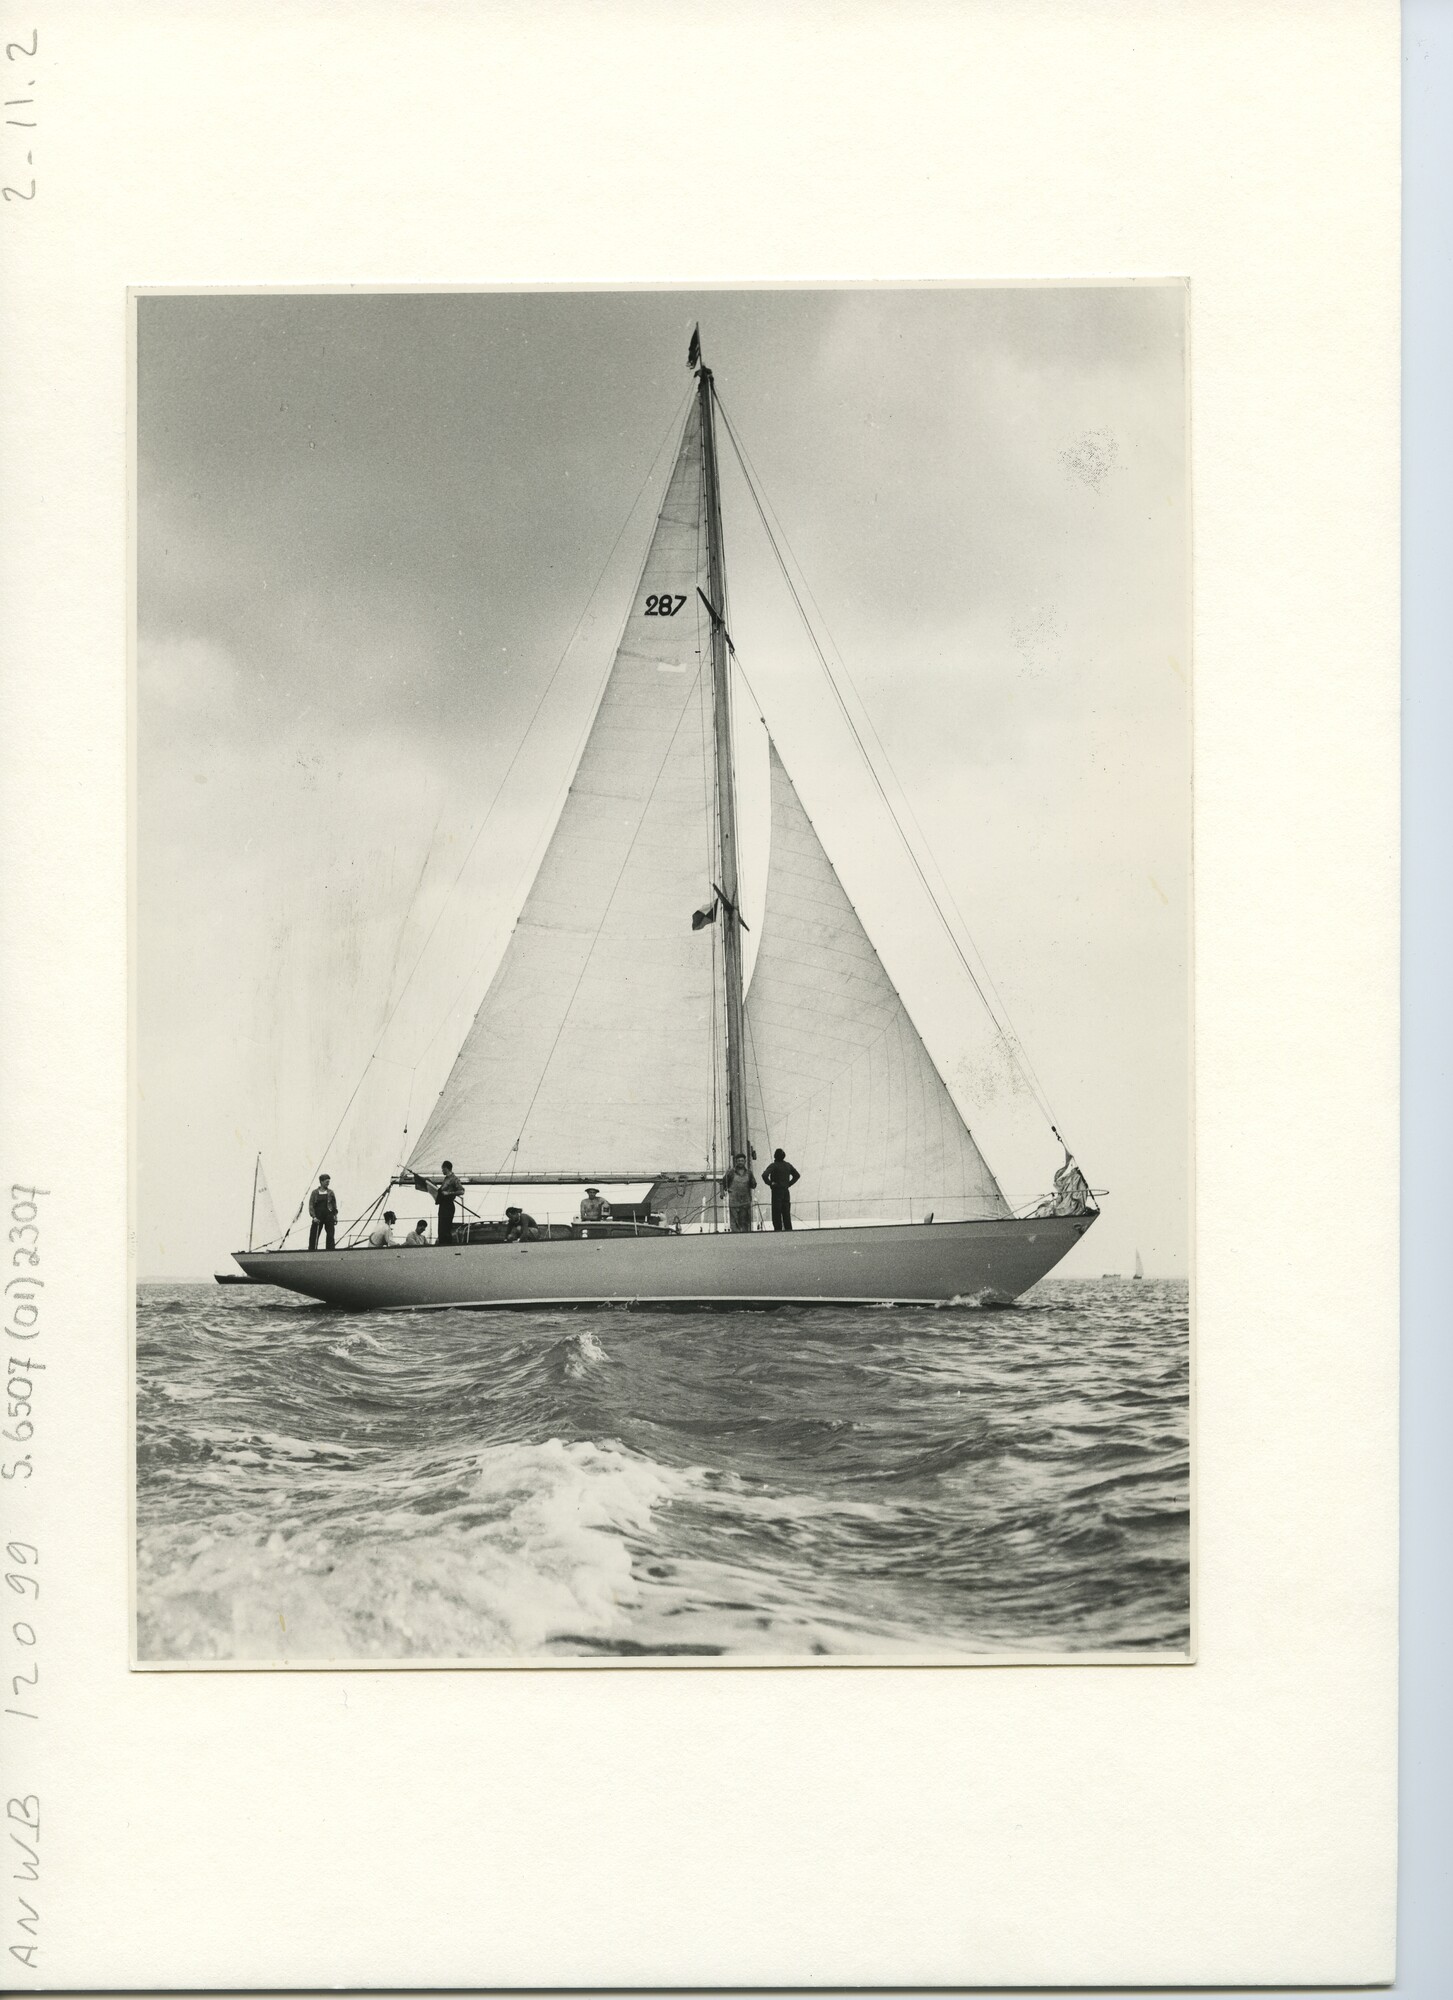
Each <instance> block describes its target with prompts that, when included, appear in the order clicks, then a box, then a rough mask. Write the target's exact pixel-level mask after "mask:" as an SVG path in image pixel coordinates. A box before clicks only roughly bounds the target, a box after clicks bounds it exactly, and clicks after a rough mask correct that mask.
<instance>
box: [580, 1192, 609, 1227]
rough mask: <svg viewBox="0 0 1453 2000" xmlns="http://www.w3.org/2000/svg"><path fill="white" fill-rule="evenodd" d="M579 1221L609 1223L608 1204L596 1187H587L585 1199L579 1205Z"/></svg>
mask: <svg viewBox="0 0 1453 2000" xmlns="http://www.w3.org/2000/svg"><path fill="white" fill-rule="evenodd" d="M580 1220H581V1221H582V1222H609V1221H610V1203H609V1202H608V1201H607V1200H606V1199H605V1197H604V1196H603V1195H602V1193H601V1191H600V1189H599V1188H598V1187H588V1188H587V1189H586V1190H585V1199H584V1201H582V1202H581V1204H580Z"/></svg>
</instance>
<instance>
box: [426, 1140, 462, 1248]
mask: <svg viewBox="0 0 1453 2000" xmlns="http://www.w3.org/2000/svg"><path fill="white" fill-rule="evenodd" d="M414 1186H415V1187H416V1188H418V1189H420V1190H421V1192H422V1193H424V1194H431V1195H433V1197H434V1199H435V1201H436V1202H438V1204H439V1227H438V1229H437V1230H436V1231H435V1234H434V1242H435V1244H436V1245H437V1246H438V1247H439V1248H440V1249H442V1248H443V1246H444V1245H445V1244H446V1243H452V1242H453V1241H454V1204H455V1203H456V1202H457V1201H463V1199H464V1183H463V1181H462V1180H460V1178H459V1176H458V1174H456V1173H455V1171H454V1162H453V1161H452V1160H446V1161H445V1162H444V1178H443V1180H441V1181H431V1180H426V1179H425V1178H424V1176H423V1175H422V1174H415V1175H414Z"/></svg>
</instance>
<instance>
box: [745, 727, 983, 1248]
mask: <svg viewBox="0 0 1453 2000" xmlns="http://www.w3.org/2000/svg"><path fill="white" fill-rule="evenodd" d="M770 759H771V785H772V849H771V859H770V861H769V864H768V870H767V891H766V902H765V908H764V912H763V917H762V926H761V938H760V941H759V944H758V948H757V963H756V968H755V970H754V972H753V974H752V983H751V986H750V988H749V990H748V993H747V1003H746V1014H747V1090H748V1099H749V1102H750V1104H751V1131H752V1140H753V1144H754V1146H755V1147H756V1150H757V1165H756V1172H757V1177H758V1179H759V1180H760V1179H761V1173H762V1168H763V1165H764V1164H765V1163H766V1161H767V1160H769V1159H770V1158H771V1152H772V1149H773V1148H775V1147H778V1146H780V1147H782V1148H783V1149H784V1151H785V1152H786V1154H787V1157H788V1159H789V1160H790V1161H791V1162H792V1164H793V1165H794V1166H795V1167H796V1168H797V1169H798V1171H799V1172H800V1174H801V1175H802V1183H801V1188H800V1192H799V1194H798V1196H797V1202H798V1207H799V1211H800V1212H801V1213H802V1214H803V1216H804V1219H815V1216H816V1211H817V1204H819V1203H820V1204H821V1214H822V1220H823V1221H824V1222H828V1221H834V1222H837V1221H846V1220H850V1219H851V1220H866V1221H896V1220H906V1219H909V1218H910V1217H917V1218H922V1217H923V1216H924V1214H925V1211H926V1210H929V1209H932V1210H933V1211H934V1213H935V1214H936V1215H937V1216H938V1217H939V1218H940V1219H941V1220H944V1221H948V1220H950V1219H963V1218H966V1217H980V1216H1005V1215H1008V1214H1009V1212H1010V1211H1009V1207H1008V1204H1007V1203H1006V1202H1005V1200H1004V1197H1003V1195H1002V1194H1001V1193H1000V1190H999V1185H998V1183H997V1181H996V1180H995V1178H994V1176H993V1174H992V1173H991V1172H990V1170H989V1167H988V1165H987V1163H986V1162H985V1160H984V1157H983V1155H982V1154H981V1153H980V1151H979V1149H978V1147H977V1146H976V1145H975V1144H974V1140H973V1137H972V1135H971V1134H970V1132H969V1130H968V1128H967V1126H966V1125H965V1124H964V1121H963V1119H962V1117H961V1116H960V1115H959V1112H958V1109H957V1107H956V1106H955V1104H954V1101H953V1099H952V1098H951V1097H950V1096H949V1093H948V1090H947V1088H946V1087H945V1085H944V1082H943V1079H942V1077H940V1075H939V1073H938V1071H937V1069H936V1068H935V1066H934V1063H933V1059H932V1057H931V1056H930V1055H929V1053H928V1051H927V1049H926V1048H925V1047H924V1045H923V1041H922V1039H921V1037H920V1036H919V1033H918V1030H917V1029H916V1028H915V1027H914V1025H913V1022H912V1021H911V1020H910V1018H909V1015H908V1011H907V1009H906V1008H905V1007H904V1005H903V1002H902V1000H901V999H900V998H899V997H898V992H897V989H896V988H895V987H894V985H893V982H892V980H891V979H890V978H889V977H888V974H887V972H886V971H885V970H884V968H883V965H882V962H881V961H880V959H879V957H878V954H877V952H876V951H875V950H874V948H873V945H872V943H871V942H870V940H869V938H868V935H867V933H866V931H865V930H864V929H863V926H862V924H861V923H860V922H859V920H858V916H857V913H856V912H855V910H854V909H853V906H852V904H851V903H850V902H849V901H848V898H847V895H846V893H845V892H844V890H843V886H842V884H841V883H840V882H839V880H838V878H837V874H836V872H835V870H834V868H833V865H832V863H831V862H830V861H829V860H828V858H827V855H826V853H825V852H824V850H823V846H822V843H821V841H820V840H819V839H818V837H817V834H816V832H815V831H814V829H813V826H812V822H811V821H810V820H809V819H808V817H807V814H806V812H805V811H804V810H803V807H802V802H801V800H800V799H799V798H798V796H797V793H796V790H795V789H794V787H793V784H792V781H791V779H790V778H789V777H788V775H787V773H786V771H785V769H784V768H783V765H782V760H781V758H780V757H779V756H778V755H777V751H776V747H775V745H773V746H772V747H771V750H770Z"/></svg>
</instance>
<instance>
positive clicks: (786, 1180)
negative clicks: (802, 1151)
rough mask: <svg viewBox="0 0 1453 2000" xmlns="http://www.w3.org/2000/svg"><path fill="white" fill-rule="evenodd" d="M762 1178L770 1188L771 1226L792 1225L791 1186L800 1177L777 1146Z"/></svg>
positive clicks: (775, 1227)
mask: <svg viewBox="0 0 1453 2000" xmlns="http://www.w3.org/2000/svg"><path fill="white" fill-rule="evenodd" d="M762 1179H763V1180H764V1181H765V1182H766V1183H767V1185H768V1187H769V1188H771V1190H772V1227H773V1228H774V1229H790V1228H791V1227H792V1188H793V1185H794V1183H796V1182H797V1181H800V1180H801V1179H802V1176H801V1174H799V1173H798V1171H797V1169H796V1167H794V1166H793V1164H792V1162H791V1161H790V1160H789V1159H788V1157H787V1155H786V1154H785V1153H784V1152H783V1150H782V1148H781V1147H780V1146H779V1147H778V1148H777V1150H776V1152H775V1153H774V1154H773V1155H772V1164H771V1166H770V1167H768V1168H767V1169H766V1170H765V1172H764V1173H763V1175H762Z"/></svg>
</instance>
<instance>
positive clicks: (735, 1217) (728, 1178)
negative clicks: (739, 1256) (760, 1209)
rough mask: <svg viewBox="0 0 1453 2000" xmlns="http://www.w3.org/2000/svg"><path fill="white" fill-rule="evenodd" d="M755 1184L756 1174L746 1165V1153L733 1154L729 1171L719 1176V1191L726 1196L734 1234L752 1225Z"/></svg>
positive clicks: (739, 1233)
mask: <svg viewBox="0 0 1453 2000" xmlns="http://www.w3.org/2000/svg"><path fill="white" fill-rule="evenodd" d="M756 1185H757V1176H756V1175H755V1174H754V1173H753V1172H752V1170H751V1168H750V1167H749V1166H748V1165H747V1156H746V1154H745V1153H737V1154H735V1155H734V1156H733V1158H732V1170H731V1172H730V1173H729V1174H723V1175H722V1177H721V1191H722V1193H723V1194H724V1195H725V1196H726V1198H727V1205H728V1208H729V1210H730V1213H731V1223H732V1234H733V1235H734V1236H741V1235H743V1234H744V1233H745V1232H746V1231H747V1230H749V1229H750V1228H751V1226H752V1189H753V1188H754V1187H755V1186H756Z"/></svg>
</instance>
